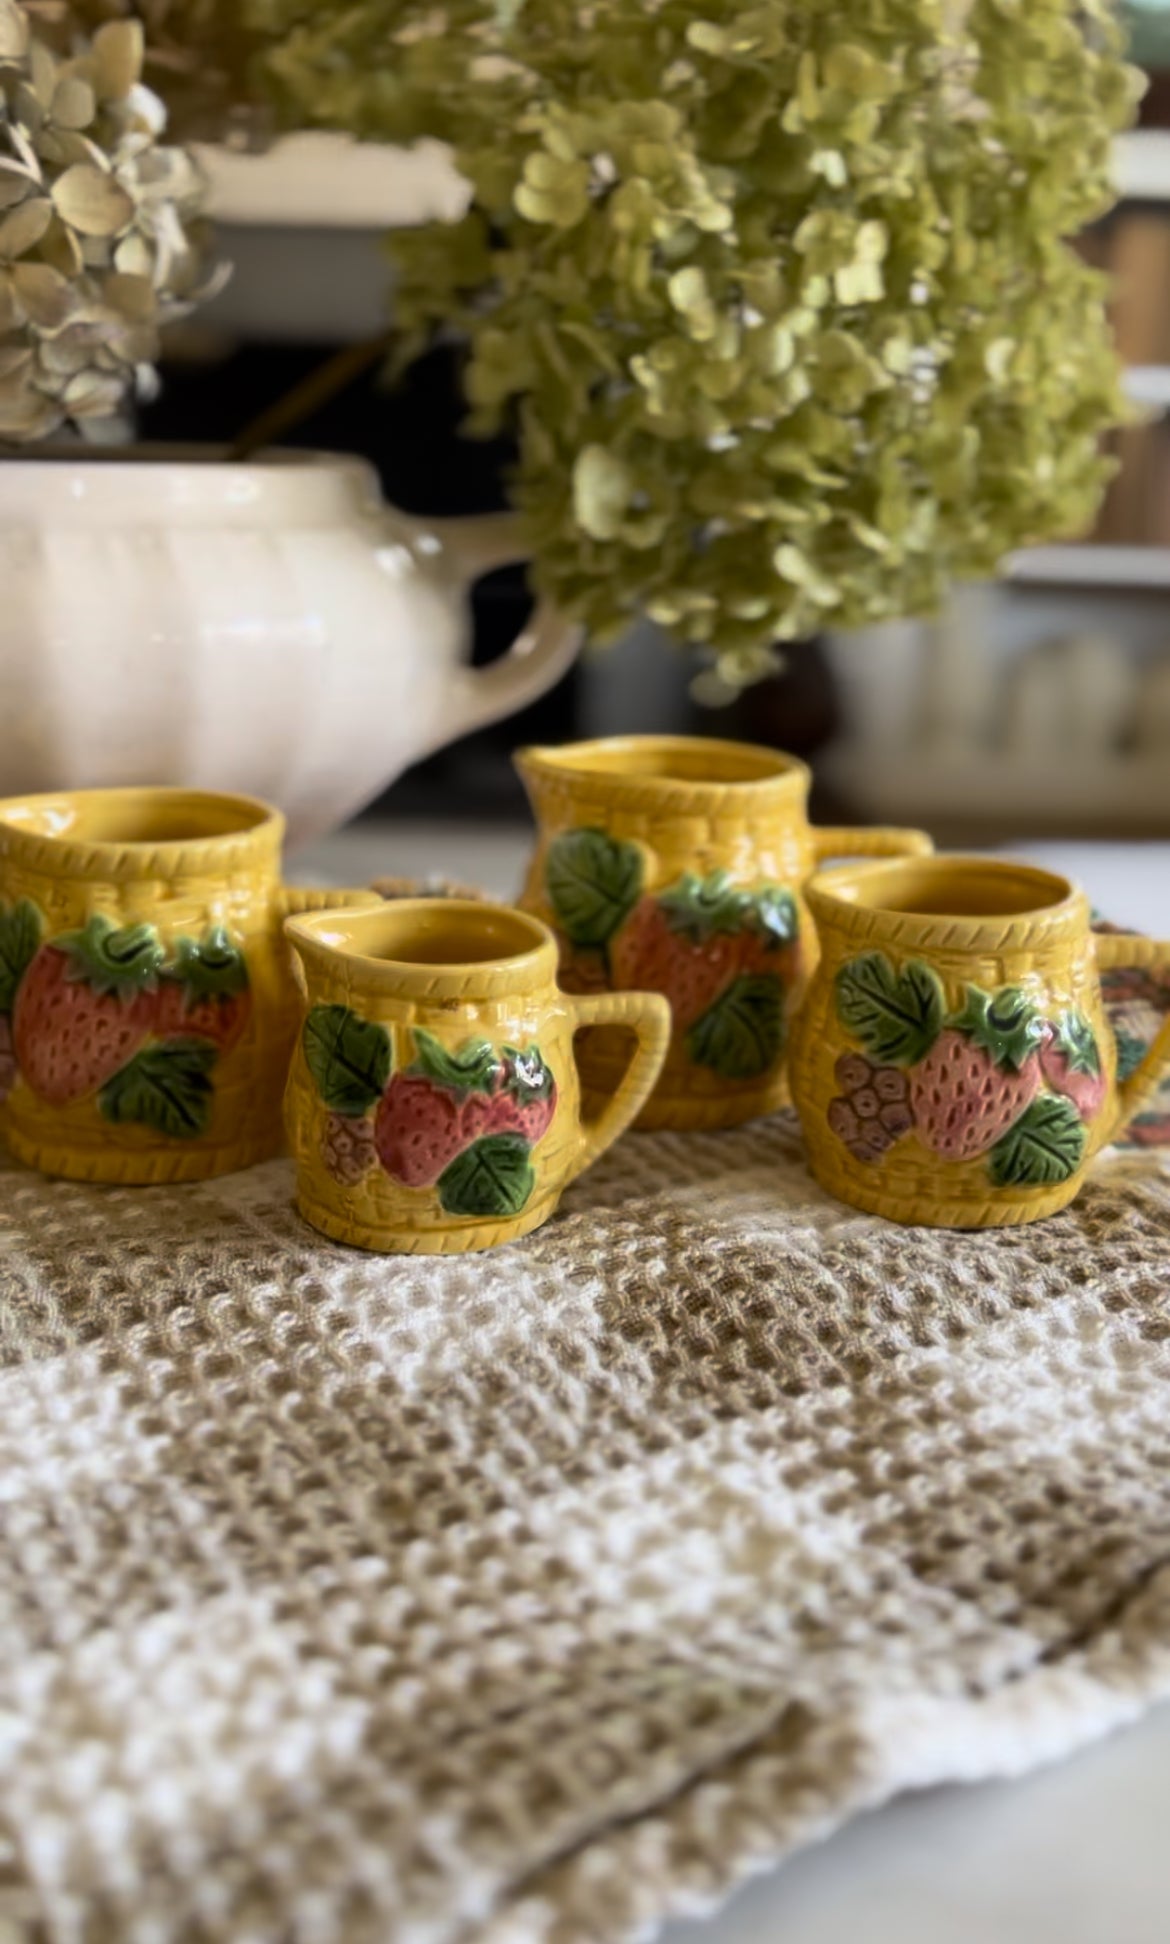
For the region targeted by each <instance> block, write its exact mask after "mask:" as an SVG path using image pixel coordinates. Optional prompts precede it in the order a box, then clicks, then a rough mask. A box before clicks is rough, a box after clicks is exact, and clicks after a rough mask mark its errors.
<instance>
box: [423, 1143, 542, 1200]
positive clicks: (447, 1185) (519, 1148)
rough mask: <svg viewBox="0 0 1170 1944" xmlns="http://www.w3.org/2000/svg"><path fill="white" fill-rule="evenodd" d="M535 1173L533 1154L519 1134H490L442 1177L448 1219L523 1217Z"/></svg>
mask: <svg viewBox="0 0 1170 1944" xmlns="http://www.w3.org/2000/svg"><path fill="white" fill-rule="evenodd" d="M535 1187H536V1171H535V1169H534V1168H533V1166H532V1150H531V1148H530V1147H529V1145H528V1142H527V1141H526V1140H525V1139H524V1137H523V1135H520V1134H490V1135H488V1136H487V1138H486V1139H485V1140H482V1141H475V1142H474V1143H473V1144H472V1146H471V1147H469V1148H467V1149H466V1150H465V1151H464V1153H462V1154H461V1155H459V1156H458V1158H457V1159H456V1160H454V1161H452V1163H451V1165H450V1167H448V1168H447V1169H446V1170H445V1172H444V1173H443V1174H442V1175H441V1176H440V1177H439V1200H440V1202H441V1204H442V1207H443V1211H444V1213H445V1214H447V1215H466V1216H470V1217H475V1218H478V1219H479V1220H481V1221H482V1220H484V1219H486V1218H489V1217H491V1216H496V1217H507V1216H513V1215H520V1214H522V1213H523V1211H524V1209H525V1208H527V1206H528V1204H529V1202H530V1201H531V1199H532V1192H533V1189H534V1188H535Z"/></svg>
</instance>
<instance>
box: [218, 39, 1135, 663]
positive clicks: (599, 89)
mask: <svg viewBox="0 0 1170 1944" xmlns="http://www.w3.org/2000/svg"><path fill="white" fill-rule="evenodd" d="M255 4H256V5H261V4H262V12H263V16H264V22H263V24H264V30H265V35H266V38H268V40H269V48H270V51H269V52H268V54H267V56H266V58H265V60H264V66H265V67H266V70H267V73H268V76H269V79H270V81H271V83H272V84H273V85H274V87H275V88H276V89H277V91H278V93H279V96H280V99H281V102H282V105H283V106H284V108H285V110H286V112H287V111H290V110H291V112H292V113H293V114H294V116H296V115H299V116H300V117H301V118H302V119H305V120H308V121H310V122H313V123H316V124H318V125H320V124H322V123H325V124H329V123H340V124H342V125H344V126H346V127H349V128H350V129H352V130H354V131H356V132H358V133H360V134H361V135H362V136H365V137H369V136H371V135H373V136H380V137H382V138H383V139H392V140H397V141H402V140H406V141H413V140H415V139H417V137H418V135H419V134H420V133H424V132H425V133H427V134H430V135H437V136H439V137H445V138H449V139H452V140H453V141H454V142H455V144H456V146H457V148H458V151H459V164H460V168H461V171H462V173H463V174H464V175H465V176H466V178H467V180H468V181H469V182H470V183H471V184H472V189H473V198H474V207H473V210H472V212H471V214H470V216H469V217H467V218H465V219H464V220H463V221H462V222H461V223H459V224H455V225H443V224H431V225H425V226H423V227H422V228H421V229H420V230H416V231H410V232H405V233H402V234H401V235H400V236H399V237H397V238H396V239H395V241H394V244H393V253H394V256H395V259H396V262H397V264H398V266H399V270H400V278H399V283H398V286H397V290H396V314H397V316H398V317H399V319H400V320H401V323H402V327H403V333H404V341H405V342H406V344H407V346H408V348H409V349H410V350H411V351H418V350H420V349H422V348H423V347H424V346H425V345H426V343H427V342H428V339H429V337H430V336H431V335H432V334H433V333H434V332H435V331H436V330H443V331H446V332H448V333H453V332H462V333H463V334H464V335H465V337H466V339H467V342H468V346H469V359H468V373H467V390H468V396H469V399H470V401H471V405H472V407H473V412H472V418H471V427H472V429H473V430H474V431H475V432H476V433H482V434H494V433H496V432H498V431H500V430H507V431H508V432H510V433H514V434H515V436H516V437H517V439H518V443H519V455H520V456H519V464H518V467H517V475H516V486H515V497H516V500H517V503H518V505H519V507H520V509H521V511H522V512H523V514H524V516H525V519H526V523H527V526H528V531H529V536H530V539H531V541H532V544H533V547H534V550H535V560H536V578H537V580H538V581H539V583H540V585H541V588H542V590H543V591H545V592H547V593H549V594H550V595H551V596H552V597H553V598H555V600H556V601H557V602H558V604H559V605H560V606H561V607H562V608H566V609H568V610H570V611H571V612H572V613H573V614H574V615H576V616H577V617H578V618H579V619H580V620H582V621H583V622H584V623H585V624H586V625H587V626H588V628H589V630H590V632H591V633H592V635H593V636H594V637H595V638H596V639H598V640H608V639H614V638H615V637H617V636H619V635H620V634H621V633H622V632H623V631H624V630H625V629H626V628H627V627H628V626H629V624H630V622H631V621H632V620H633V619H634V618H635V617H640V616H642V615H643V614H645V613H646V612H652V613H654V614H655V615H656V616H657V617H658V618H660V619H661V620H662V622H663V625H665V626H667V627H668V628H670V630H671V631H672V633H673V634H674V636H675V638H676V639H677V640H679V641H680V642H681V643H684V644H690V643H696V644H701V645H703V646H709V647H710V648H711V650H712V651H713V655H714V659H715V662H716V667H717V672H718V675H719V677H720V678H721V680H722V682H723V683H724V684H726V685H730V686H732V687H734V686H736V685H737V684H742V683H743V682H744V681H746V680H752V679H755V678H757V677H758V676H759V675H761V674H762V673H764V672H766V671H767V669H768V667H769V664H770V659H771V657H772V654H773V650H774V644H775V643H777V642H783V641H797V640H802V639H805V638H808V637H809V636H811V635H814V634H816V633H817V632H818V630H819V628H820V627H821V626H822V624H823V623H824V621H825V619H826V617H829V618H831V621H832V624H833V626H844V627H855V626H858V625H861V624H864V623H873V622H876V621H880V620H883V619H886V618H889V617H890V616H893V615H901V614H904V613H907V612H911V611H914V610H921V609H923V608H928V607H931V606H934V605H937V604H938V602H939V601H940V600H941V599H942V598H943V597H944V596H945V593H946V590H947V588H948V587H949V586H951V585H952V584H953V583H954V582H955V581H956V580H962V579H964V578H970V577H972V576H973V577H976V578H982V577H984V576H985V575H986V574H987V573H988V572H989V571H990V570H991V569H992V568H993V567H994V565H995V563H996V561H997V560H998V559H999V558H1001V557H1002V555H1003V554H1004V553H1005V552H1008V551H1010V550H1011V548H1012V547H1014V546H1016V545H1018V544H1020V543H1021V542H1022V541H1024V540H1025V539H1032V538H1036V537H1042V536H1043V535H1045V534H1051V535H1057V534H1059V533H1061V532H1064V531H1069V530H1072V529H1073V528H1075V527H1076V526H1078V525H1082V526H1083V525H1085V524H1086V523H1087V522H1088V520H1089V517H1090V515H1091V513H1092V510H1093V507H1094V504H1095V502H1096V501H1097V499H1098V498H1099V495H1100V492H1101V489H1102V486H1103V484H1104V479H1105V473H1106V467H1107V463H1108V462H1107V460H1106V459H1105V457H1104V455H1103V453H1102V450H1101V433H1102V432H1103V431H1104V430H1105V429H1106V428H1107V427H1108V426H1110V425H1111V424H1114V423H1117V422H1118V421H1120V420H1122V419H1123V418H1124V416H1125V413H1126V407H1125V404H1124V401H1123V399H1122V396H1121V391H1120V387H1119V384H1118V377H1117V364H1116V359H1115V356H1114V353H1113V350H1112V348H1111V346H1110V344H1109V342H1108V338H1107V334H1106V330H1105V324H1104V318H1103V295H1102V284H1101V280H1100V277H1099V275H1098V273H1096V272H1094V271H1093V270H1091V269H1090V268H1088V267H1087V266H1086V265H1084V264H1083V263H1081V262H1079V261H1078V260H1077V259H1076V258H1075V256H1074V254H1073V252H1072V251H1071V250H1070V249H1068V248H1067V246H1066V244H1065V241H1064V239H1065V238H1066V237H1069V236H1072V235H1075V234H1076V233H1077V232H1078V231H1079V230H1080V229H1081V228H1083V227H1084V225H1085V224H1086V223H1088V222H1090V221H1092V220H1093V219H1094V218H1095V217H1096V216H1097V215H1099V214H1100V213H1101V212H1102V210H1103V209H1104V208H1105V206H1106V205H1107V204H1108V202H1109V200H1110V196H1111V190H1110V183H1109V161H1110V145H1111V140H1112V136H1113V134H1114V132H1115V131H1116V130H1117V129H1118V128H1119V127H1120V126H1121V125H1123V124H1124V123H1125V121H1126V120H1127V119H1129V118H1130V116H1131V113H1132V105H1133V99H1134V94H1133V81H1132V77H1131V76H1130V74H1129V72H1128V71H1127V69H1126V67H1125V65H1124V61H1123V58H1122V55H1121V46H1120V41H1119V39H1118V37H1117V34H1116V32H1115V31H1114V28H1113V26H1112V24H1111V22H1110V18H1109V10H1107V9H1106V8H1105V7H1104V5H1101V6H1097V5H1094V6H1093V7H1092V8H1091V9H1085V8H1084V7H1083V6H1082V5H1081V4H1080V0H1047V3H1046V4H1045V5H1043V6H1040V5H1038V4H1037V5H1033V6H1031V7H1028V6H1024V5H1012V6H1010V7H1009V6H1007V5H1006V4H1005V5H999V4H992V0H979V3H978V4H975V5H971V6H967V7H960V8H958V9H957V10H956V9H954V8H950V7H947V6H943V5H940V4H937V0H936V3H935V4H932V5H929V6H924V5H922V4H921V0H852V4H851V5H850V6H849V8H848V9H842V8H839V7H838V8H834V7H831V6H829V5H824V6H819V7H812V8H799V7H794V6H793V5H792V4H791V0H755V3H754V4H752V3H747V0H745V4H737V5H736V6H734V7H729V6H721V7H714V6H712V5H711V4H710V0H671V3H670V4H669V5H654V6H649V5H647V4H646V0H607V4H606V5H605V6H603V7H595V8H590V9H576V10H566V9H565V7H564V5H563V4H562V0H524V4H523V5H521V6H518V5H515V4H513V0H509V4H508V5H507V6H501V5H497V4H494V0H478V4H471V3H470V0H451V4H448V5H446V6H444V7H443V8H442V10H441V22H442V31H441V32H439V31H437V30H436V29H435V27H434V26H433V25H430V24H428V23H429V22H431V21H433V19H435V18H438V16H435V15H434V14H433V10H430V9H428V8H427V7H426V6H425V4H424V0H418V3H417V4H413V3H412V0H407V4H405V5H404V6H401V7H396V8H392V9H390V10H389V11H390V12H391V13H393V15H394V21H393V26H392V27H391V26H388V25H387V17H388V15H387V8H386V6H385V4H384V0H351V4H347V5H346V6H345V7H344V8H343V9H340V10H338V9H329V8H318V9H317V10H316V13H317V14H319V15H322V19H321V20H320V21H318V20H317V19H316V18H314V21H313V27H312V31H311V32H309V31H308V30H304V31H298V32H296V33H293V34H288V33H286V34H285V35H284V36H283V37H281V36H280V35H279V34H278V33H277V32H276V30H275V28H274V26H273V16H274V7H275V0H255ZM295 13H296V9H295V8H292V9H290V10H287V11H286V10H281V13H280V18H281V20H282V22H283V23H284V24H285V25H286V27H287V24H288V22H289V20H290V19H291V18H292V17H293V15H294V14H295ZM1089 14H1091V21H1090V22H1089V24H1088V25H1087V26H1086V19H1087V18H1088V15H1089ZM333 15H336V16H337V17H336V19H334V18H333ZM324 16H329V18H328V19H326V18H325V17H324ZM566 23H569V24H566ZM389 49H392V53H393V59H392V63H391V66H392V78H391V79H390V80H389V81H388V80H387V79H386V76H387V73H388V72H389V71H390V70H389V69H388V67H387V58H388V50H389ZM485 55H487V56H488V57H489V58H488V60H487V61H486V62H485V58H484V57H485ZM492 56H495V57H496V58H495V59H492V58H491V57H492ZM1021 183H1026V184H1027V186H1028V188H1027V194H1026V195H1022V194H1020V193H1019V185H1020V184H1021ZM1021 266H1027V271H1026V274H1025V273H1024V272H1023V271H1022V270H1021ZM792 454H796V455H799V456H798V458H797V459H796V461H795V464H793V462H792V461H791V458H790V457H788V456H787V455H792ZM778 472H783V475H784V476H783V477H782V478H778V477H777V473H778Z"/></svg>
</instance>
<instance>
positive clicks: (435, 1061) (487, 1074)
mask: <svg viewBox="0 0 1170 1944" xmlns="http://www.w3.org/2000/svg"><path fill="white" fill-rule="evenodd" d="M414 1046H415V1060H414V1065H413V1066H412V1067H411V1072H412V1073H423V1074H425V1075H426V1077H427V1079H428V1080H433V1081H434V1082H435V1084H436V1085H437V1086H440V1087H449V1088H450V1090H451V1092H452V1093H455V1094H459V1095H464V1094H468V1093H490V1092H491V1089H492V1084H493V1082H494V1081H495V1079H496V1076H497V1074H498V1073H499V1070H500V1064H501V1062H500V1056H499V1054H498V1053H497V1052H496V1050H495V1047H494V1046H492V1045H491V1044H490V1042H489V1041H487V1040H471V1041H469V1042H468V1044H467V1045H466V1046H461V1047H460V1049H459V1051H458V1053H448V1051H447V1049H446V1047H445V1046H443V1045H442V1044H441V1042H440V1041H439V1040H437V1039H436V1038H435V1036H434V1034H433V1033H428V1032H426V1031H424V1029H423V1028H422V1027H421V1026H416V1027H415V1029H414Z"/></svg>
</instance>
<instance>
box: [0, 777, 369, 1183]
mask: <svg viewBox="0 0 1170 1944" xmlns="http://www.w3.org/2000/svg"><path fill="white" fill-rule="evenodd" d="M283 836H284V819H283V817H281V816H280V815H278V813H277V812H276V811H275V810H271V809H269V807H268V805H267V804H264V803H260V802H257V801H255V800H254V799H252V798H251V797H242V796H221V795H216V794H212V793H209V792H202V791H196V790H168V789H127V790H81V791H74V792H70V793H68V794H61V795H56V796H33V797H25V798H19V799H10V800H9V801H7V802H0V1098H2V1099H3V1100H4V1106H3V1110H2V1112H0V1131H3V1133H4V1136H5V1138H6V1140H7V1142H8V1145H9V1147H10V1148H11V1150H12V1152H13V1154H14V1155H15V1156H16V1157H17V1159H18V1160H21V1161H25V1162H28V1163H29V1164H30V1165H31V1166H32V1167H35V1168H40V1169H42V1170H43V1171H44V1172H45V1173H46V1174H53V1175H63V1176H66V1177H67V1178H69V1179H71V1180H74V1181H105V1182H162V1181H198V1180H203V1179H205V1178H207V1177H208V1176H211V1175H219V1174H228V1173H230V1172H231V1171H232V1170H233V1169H236V1168H246V1167H249V1166H251V1164H252V1163H253V1162H257V1161H264V1160H267V1159H268V1158H269V1157H270V1156H271V1155H273V1154H275V1153H277V1152H278V1151H279V1149H280V1147H281V1144H282V1127H281V1100H282V1097H283V1093H284V1082H285V1076H286V1074H287V1071H288V1062H289V1057H290V1054H291V1052H292V1044H293V1039H294V1037H295V1034H296V1026H297V1017H298V1003H297V992H296V987H295V984H294V982H293V977H292V968H291V963H290V959H289V952H288V948H287V946H286V945H285V943H284V940H283V938H282V937H281V929H280V928H281V925H282V924H283V922H284V919H285V918H286V916H287V915H288V914H289V913H290V912H293V911H302V910H307V909H312V908H318V907H320V906H323V905H326V904H328V905H336V904H348V903H360V904H378V903H379V902H380V901H379V899H378V898H377V896H376V894H375V893H373V892H369V891H299V890H290V889H288V888H287V887H286V886H284V885H282V883H281V879H280V862H281V843H282V840H283Z"/></svg>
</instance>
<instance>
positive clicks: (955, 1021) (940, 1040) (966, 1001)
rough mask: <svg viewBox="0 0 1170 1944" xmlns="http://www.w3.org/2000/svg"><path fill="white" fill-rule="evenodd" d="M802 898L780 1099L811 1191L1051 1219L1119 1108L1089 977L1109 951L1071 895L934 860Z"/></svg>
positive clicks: (951, 1221)
mask: <svg viewBox="0 0 1170 1944" xmlns="http://www.w3.org/2000/svg"><path fill="white" fill-rule="evenodd" d="M808 898H809V904H810V907H811V909H812V911H813V914H814V917H815V921H816V924H817V927H818V931H819V933H820V939H821V946H822V951H823V959H822V962H821V965H820V967H819V969H818V972H817V975H816V977H815V978H814V980H813V983H812V987H811V990H810V993H809V997H808V1001H807V1004H806V1006H805V1008H804V1012H803V1014H802V1016H801V1018H800V1019H799V1021H798V1023H797V1026H796V1030H795V1033H794V1036H793V1048H792V1087H793V1094H794V1097H795V1100H796V1104H797V1107H798V1108H799V1110H800V1115H801V1121H802V1124H803V1127H804V1133H805V1140H806V1143H807V1147H808V1153H809V1158H810V1162H811V1165H812V1169H813V1172H814V1174H815V1175H816V1176H817V1179H818V1180H819V1181H820V1182H821V1184H822V1185H823V1186H824V1187H826V1188H828V1189H830V1191H831V1192H832V1193H834V1194H836V1195H838V1196H839V1197H840V1198H841V1199H842V1200H844V1201H847V1202H850V1203H851V1204H853V1205H854V1206H855V1207H859V1208H863V1209H866V1210H868V1211H870V1212H872V1213H876V1214H879V1215H887V1216H889V1217H890V1218H891V1219H893V1220H895V1221H898V1222H906V1223H925V1224H930V1225H932V1226H940V1227H956V1228H978V1227H991V1226H1000V1225H1006V1224H1012V1223H1017V1222H1029V1221H1035V1220H1038V1219H1040V1218H1041V1217H1043V1216H1047V1215H1051V1214H1054V1213H1055V1212H1057V1211H1058V1210H1059V1209H1061V1208H1064V1207H1065V1206H1066V1205H1067V1204H1068V1202H1070V1201H1071V1200H1072V1198H1073V1197H1074V1195H1075V1194H1076V1193H1077V1191H1078V1189H1079V1187H1080V1185H1081V1183H1082V1181H1083V1180H1084V1176H1085V1171H1086V1169H1087V1167H1088V1165H1089V1163H1090V1162H1091V1161H1092V1159H1093V1157H1094V1155H1096V1154H1097V1153H1098V1151H1099V1150H1100V1149H1101V1147H1102V1146H1104V1144H1105V1143H1106V1142H1107V1141H1108V1140H1109V1139H1110V1138H1111V1136H1112V1134H1113V1132H1114V1131H1115V1129H1116V1127H1117V1125H1118V1121H1119V1117H1120V1113H1121V1105H1122V1103H1121V1099H1120V1097H1119V1094H1118V1090H1117V1084H1116V1079H1117V1055H1116V1048H1115V1044H1114V1039H1113V1034H1112V1032H1111V1030H1110V1027H1109V1025H1108V1021H1107V1018H1106V1014H1105V1009H1104V1005H1103V1002H1102V996H1101V983H1100V976H1099V963H1100V956H1099V955H1100V954H1101V953H1102V952H1104V951H1106V950H1109V951H1110V952H1111V951H1112V948H1113V946H1114V944H1115V941H1104V940H1098V939H1096V938H1095V937H1094V935H1093V933H1092V931H1091V928H1090V914H1089V907H1088V903H1087V900H1086V899H1085V897H1084V895H1083V893H1081V892H1080V891H1078V890H1077V889H1076V888H1075V887H1074V886H1073V885H1071V884H1069V883H1068V882H1067V880H1065V879H1064V878H1061V877H1058V876H1056V875H1054V874H1052V873H1050V872H1047V871H1042V870H1037V869H1034V868H1032V867H1030V866H1027V865H1022V864H1012V863H1000V862H998V861H994V860H989V859H980V858H946V857H944V858H935V859H920V860H914V861H912V862H906V863H899V864H880V865H867V866H858V867H855V868H852V869H844V870H836V871H827V872H825V873H824V874H823V875H821V876H820V877H818V878H815V879H814V880H813V882H812V884H811V885H810V886H809V890H808ZM1124 943H1125V944H1126V945H1127V946H1128V947H1129V948H1130V949H1131V950H1136V952H1137V953H1138V954H1140V952H1141V951H1142V949H1143V946H1142V943H1141V942H1140V941H1138V942H1136V946H1135V941H1125V942H1124Z"/></svg>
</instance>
